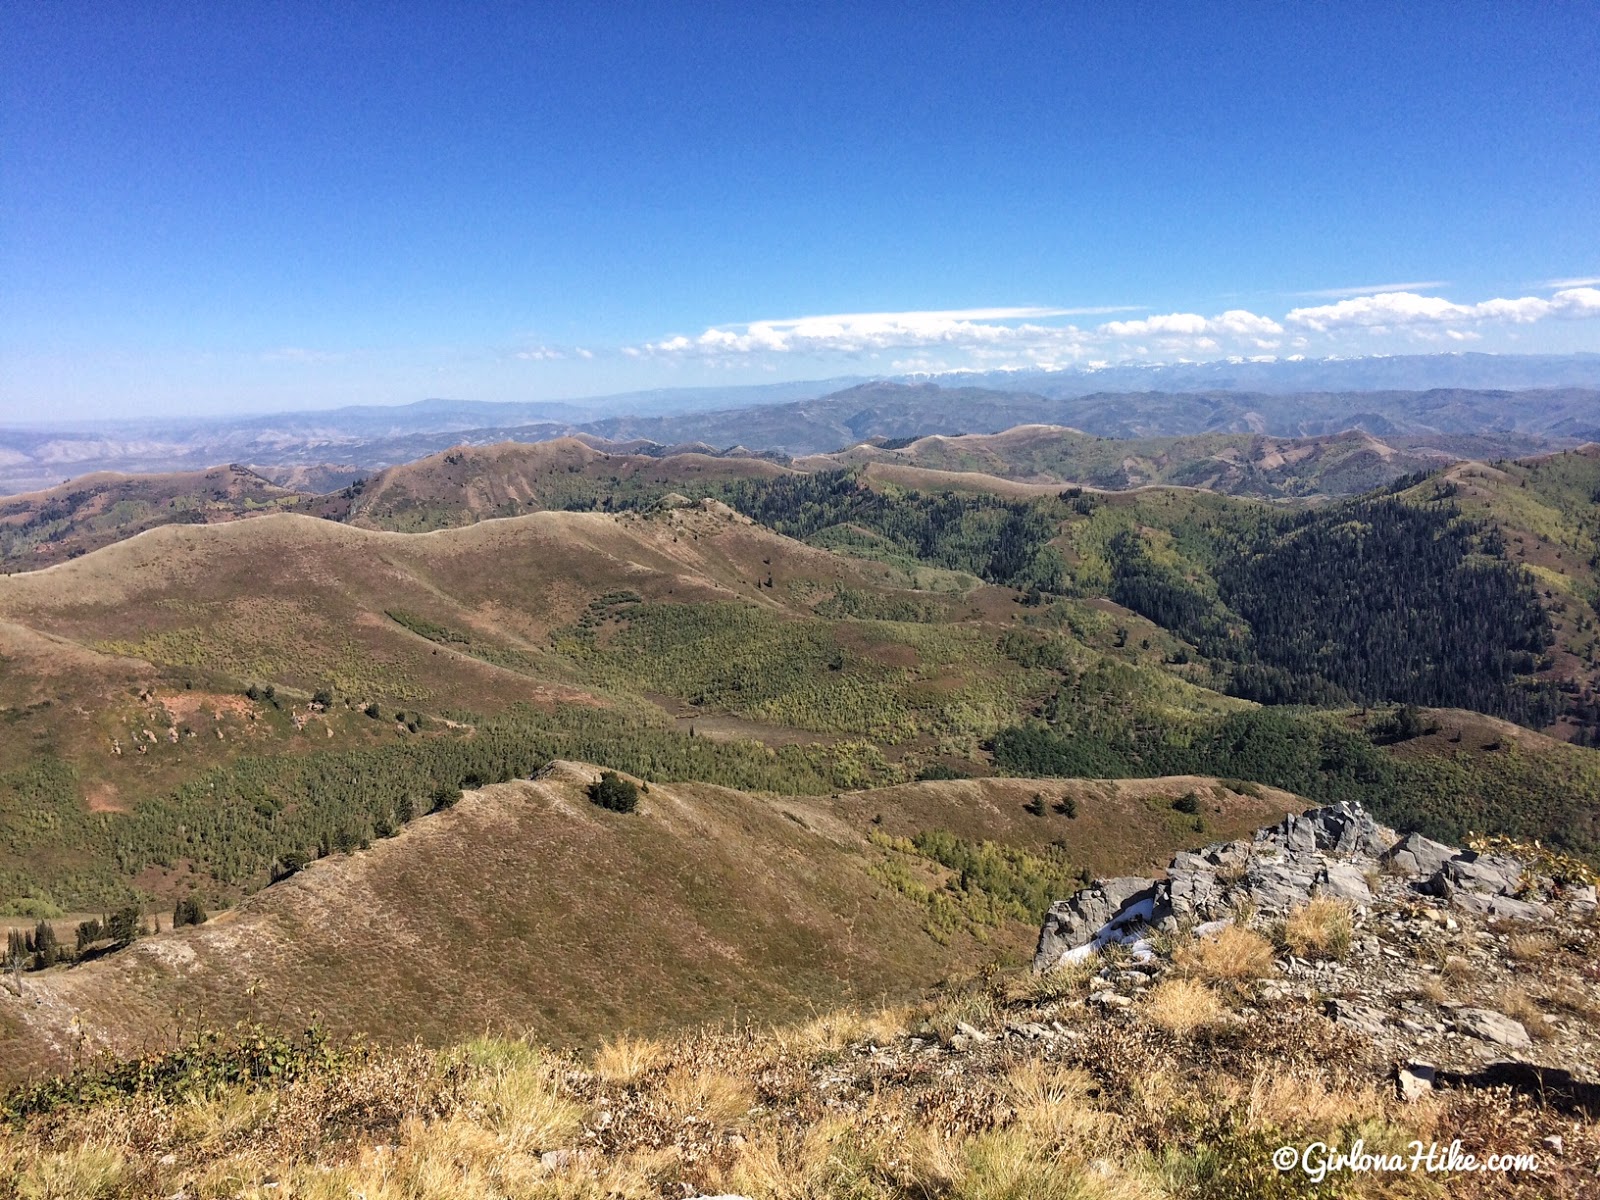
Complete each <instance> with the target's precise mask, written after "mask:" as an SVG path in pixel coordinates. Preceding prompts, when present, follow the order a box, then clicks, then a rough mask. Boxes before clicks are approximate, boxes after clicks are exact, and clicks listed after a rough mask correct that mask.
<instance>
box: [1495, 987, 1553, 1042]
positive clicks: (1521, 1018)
mask: <svg viewBox="0 0 1600 1200" xmlns="http://www.w3.org/2000/svg"><path fill="white" fill-rule="evenodd" d="M1490 1004H1491V1006H1492V1007H1493V1008H1495V1009H1496V1010H1497V1011H1499V1012H1503V1013H1505V1015H1506V1016H1508V1017H1510V1018H1511V1019H1512V1020H1513V1021H1518V1022H1520V1023H1521V1024H1522V1027H1523V1028H1524V1029H1526V1030H1527V1031H1528V1036H1529V1037H1531V1038H1534V1039H1535V1040H1537V1041H1548V1040H1549V1039H1551V1038H1553V1037H1555V1035H1556V1031H1555V1029H1554V1027H1553V1026H1551V1024H1550V1022H1549V1021H1548V1020H1547V1019H1546V1018H1545V1015H1544V1010H1543V1009H1541V1008H1540V1007H1539V1006H1538V1004H1536V1003H1535V1002H1534V1000H1533V997H1531V996H1530V995H1528V993H1527V992H1526V991H1524V990H1523V989H1522V988H1520V987H1518V986H1516V985H1515V984H1508V985H1506V986H1505V987H1503V988H1501V989H1500V990H1499V991H1498V992H1496V993H1495V994H1494V998H1493V999H1492V1000H1491V1001H1490Z"/></svg>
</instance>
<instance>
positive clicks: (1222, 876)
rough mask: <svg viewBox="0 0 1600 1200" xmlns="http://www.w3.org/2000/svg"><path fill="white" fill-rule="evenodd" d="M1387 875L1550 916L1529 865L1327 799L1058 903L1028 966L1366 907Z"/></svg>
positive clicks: (1583, 893)
mask: <svg viewBox="0 0 1600 1200" xmlns="http://www.w3.org/2000/svg"><path fill="white" fill-rule="evenodd" d="M1385 875H1388V876H1391V877H1394V876H1398V877H1400V878H1401V879H1403V880H1404V882H1405V884H1406V886H1407V887H1408V888H1410V889H1411V890H1412V891H1414V892H1415V893H1418V894H1424V895H1430V896H1436V897H1440V898H1442V899H1444V900H1446V901H1448V902H1449V903H1450V904H1451V905H1452V906H1454V907H1455V908H1457V909H1458V910H1460V911H1462V912H1465V913H1471V914H1473V915H1475V916H1480V917H1505V918H1509V919H1512V920H1520V921H1543V920H1546V919H1548V918H1550V917H1551V916H1552V915H1553V912H1552V909H1551V907H1550V905H1549V903H1547V902H1546V900H1545V899H1544V898H1543V895H1544V892H1543V891H1541V888H1540V887H1539V886H1538V885H1537V882H1536V881H1533V880H1530V878H1529V874H1528V865H1527V864H1526V863H1523V862H1521V861H1520V860H1518V859H1516V858H1513V857H1511V856H1509V855H1505V854H1477V853H1474V852H1473V851H1470V850H1460V849H1457V848H1456V847H1454V846H1446V845H1444V844H1442V843H1440V842H1435V841H1432V840H1430V839H1428V838H1425V837H1423V836H1422V835H1421V834H1417V833H1412V834H1408V835H1407V836H1406V837H1404V838H1401V837H1400V836H1399V835H1398V834H1396V833H1395V832H1394V831H1393V830H1392V829H1388V828H1385V827H1384V826H1382V825H1380V824H1378V823H1377V822H1376V821H1374V820H1373V819H1372V817H1371V816H1370V815H1369V814H1368V813H1367V811H1366V810H1365V809H1363V808H1362V807H1361V806H1360V805H1355V804H1335V805H1331V806H1329V807H1327V808H1318V809H1313V810H1312V811H1310V812H1307V813H1303V814H1301V815H1299V816H1295V815H1293V814H1291V815H1289V816H1286V817H1284V819H1283V820H1282V821H1280V822H1279V823H1278V824H1276V825H1272V826H1269V827H1268V828H1266V829H1262V830H1259V831H1258V832H1257V833H1256V835H1255V837H1254V838H1253V839H1250V840H1243V839H1241V840H1239V841H1235V842H1217V843H1215V844H1213V845H1210V846H1207V847H1206V848H1205V849H1204V850H1202V851H1200V852H1199V853H1197V854H1192V853H1187V852H1186V853H1182V854H1178V855H1176V856H1175V857H1174V858H1173V860H1172V862H1171V863H1170V864H1169V865H1168V867H1167V878H1165V879H1161V880H1155V879H1130V878H1118V879H1105V880H1099V881H1097V882H1095V883H1093V884H1091V885H1090V886H1089V887H1087V888H1085V889H1083V890H1082V891H1081V892H1078V893H1077V894H1076V895H1074V896H1071V897H1069V898H1068V899H1066V900H1060V901H1057V902H1056V903H1055V904H1052V905H1051V906H1050V910H1049V912H1047V913H1046V914H1045V918H1044V924H1043V926H1042V928H1041V929H1040V931H1039V944H1038V948H1037V950H1036V951H1035V953H1034V957H1033V966H1034V970H1036V971H1046V970H1049V969H1050V968H1051V967H1053V966H1056V965H1057V964H1058V963H1061V962H1064V961H1072V960H1075V959H1078V958H1082V957H1084V956H1086V955H1088V954H1090V953H1092V952H1093V951H1095V950H1098V949H1100V948H1102V947H1104V946H1106V945H1108V944H1111V943H1114V942H1122V943H1131V944H1132V945H1133V946H1134V950H1135V955H1136V956H1138V955H1140V954H1141V953H1143V952H1144V947H1142V946H1141V945H1140V940H1141V939H1142V938H1143V937H1144V936H1145V935H1146V934H1149V933H1156V932H1159V933H1171V932H1174V931H1176V930H1178V929H1179V928H1182V927H1184V926H1188V925H1194V924H1198V923H1205V922H1209V921H1219V920H1227V919H1230V918H1231V916H1232V914H1234V913H1235V912H1237V911H1239V910H1240V909H1241V908H1244V907H1249V908H1251V909H1253V910H1254V911H1255V912H1257V913H1259V914H1262V915H1264V916H1267V917H1281V916H1283V915H1285V914H1287V913H1288V912H1290V911H1291V910H1292V909H1295V908H1298V907H1300V906H1301V905H1304V904H1305V903H1307V902H1308V901H1309V900H1311V899H1312V897H1314V896H1332V897H1336V898H1339V899H1342V900H1348V901H1350V902H1351V903H1353V904H1367V903H1369V902H1371V901H1372V900H1373V898H1374V894H1373V886H1374V884H1375V882H1376V881H1378V880H1379V879H1380V878H1382V877H1383V876H1385ZM1530 884H1532V885H1533V886H1530ZM1545 890H1547V889H1545ZM1567 899H1568V900H1569V901H1571V902H1575V903H1578V904H1583V903H1588V904H1590V905H1592V904H1593V889H1576V890H1574V891H1573V892H1572V893H1571V894H1570V895H1568V896H1567Z"/></svg>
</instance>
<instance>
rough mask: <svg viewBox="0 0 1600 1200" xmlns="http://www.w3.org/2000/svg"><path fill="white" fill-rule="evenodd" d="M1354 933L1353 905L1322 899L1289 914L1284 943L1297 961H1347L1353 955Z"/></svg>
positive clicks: (1284, 930)
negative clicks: (1352, 920)
mask: <svg viewBox="0 0 1600 1200" xmlns="http://www.w3.org/2000/svg"><path fill="white" fill-rule="evenodd" d="M1352 932H1353V930H1352V925H1351V908H1350V905H1349V903H1348V902H1347V901H1344V900H1336V899H1334V898H1333V897H1331V896H1318V897H1316V898H1315V899H1314V900H1312V901H1311V902H1310V903H1308V904H1306V905H1304V906H1303V907H1301V908H1297V909H1295V910H1294V911H1293V912H1291V913H1290V914H1289V916H1288V917H1287V919H1285V921H1284V923H1283V935H1282V939H1281V940H1282V943H1283V946H1284V948H1285V949H1286V950H1288V951H1289V953H1290V954H1293V955H1294V956H1295V957H1296V958H1308V959H1343V958H1344V957H1345V956H1346V955H1347V954H1349V952H1350V939H1351V936H1352Z"/></svg>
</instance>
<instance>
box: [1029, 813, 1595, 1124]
mask: <svg viewBox="0 0 1600 1200" xmlns="http://www.w3.org/2000/svg"><path fill="white" fill-rule="evenodd" d="M1488 845H1489V846H1492V847H1494V849H1493V851H1492V852H1491V851H1490V850H1489V849H1487V848H1486V849H1484V850H1480V851H1472V850H1461V849H1458V848H1456V847H1454V846H1447V845H1443V844H1441V843H1439V842H1435V841H1431V840H1430V839H1428V838H1425V837H1422V836H1421V835H1418V834H1410V835H1408V836H1406V837H1404V838H1401V837H1398V836H1396V834H1394V833H1393V832H1392V831H1390V830H1388V829H1385V828H1384V827H1383V826H1381V825H1379V824H1377V823H1376V822H1375V821H1373V820H1372V818H1371V817H1370V816H1369V815H1368V814H1367V813H1365V812H1364V811H1363V810H1362V809H1361V808H1359V807H1358V806H1354V805H1336V806H1333V807H1330V808H1324V809H1318V810H1316V811H1314V812H1308V813H1306V814H1304V815H1303V816H1299V817H1294V816H1291V817H1288V818H1286V819H1285V820H1283V821H1282V822H1280V823H1278V824H1276V825H1273V826H1271V827H1269V828H1267V829H1263V830H1261V831H1260V832H1259V833H1257V834H1256V835H1255V836H1254V837H1253V838H1246V839H1241V840H1239V841H1234V842H1227V843H1219V844H1215V845H1211V846H1207V847H1206V848H1205V849H1203V850H1201V851H1199V852H1198V853H1182V854H1178V855H1176V856H1174V857H1173V859H1172V861H1171V864H1170V865H1169V867H1168V869H1167V877H1166V878H1165V879H1160V880H1152V879H1127V878H1122V879H1113V880H1104V881H1100V882H1098V883H1095V884H1093V885H1091V886H1090V887H1089V888H1086V889H1084V890H1083V891H1082V892H1079V893H1078V894H1077V895H1075V896H1072V897H1070V898H1069V899H1067V900H1063V901H1060V902H1058V903H1056V904H1054V905H1052V906H1051V908H1050V911H1049V913H1048V914H1047V915H1046V917H1045V921H1044V924H1043V927H1042V929H1041V930H1040V935H1039V946H1038V953H1037V955H1036V957H1035V959H1034V967H1035V970H1036V971H1041V972H1042V971H1047V970H1050V969H1051V968H1053V967H1055V966H1057V965H1058V964H1062V963H1069V962H1078V961H1082V960H1085V959H1089V958H1090V957H1091V956H1096V952H1097V951H1100V950H1106V951H1107V953H1105V954H1103V955H1098V956H1097V957H1096V958H1095V961H1093V962H1092V963H1089V964H1088V965H1087V966H1086V968H1085V971H1086V973H1087V977H1086V979H1085V981H1084V983H1083V986H1084V988H1085V995H1084V996H1083V998H1082V999H1081V1000H1079V1001H1076V1002H1074V1003H1076V1004H1078V1005H1080V1006H1083V1007H1085V1008H1086V1009H1087V1010H1088V1011H1092V1012H1093V1013H1095V1014H1096V1016H1097V1017H1098V1018H1099V1019H1103V1020H1109V1021H1129V1020H1134V1021H1136V1020H1138V1019H1139V1013H1140V1011H1141V1008H1142V1006H1143V1004H1144V1003H1145V1001H1146V998H1147V997H1148V996H1149V995H1150V994H1151V993H1152V992H1153V991H1155V990H1158V989H1159V987H1160V985H1161V984H1162V983H1163V982H1164V980H1165V979H1166V978H1168V977H1169V976H1171V975H1172V974H1173V973H1175V972H1176V973H1177V974H1179V975H1180V976H1183V977H1186V978H1190V979H1199V980H1201V981H1202V982H1205V981H1206V980H1207V978H1208V977H1207V976H1206V974H1205V970H1206V968H1205V966H1204V963H1203V954H1199V956H1198V957H1196V956H1194V955H1185V956H1184V958H1183V960H1182V961H1179V960H1178V959H1177V957H1176V956H1175V955H1173V954H1169V953H1167V952H1166V947H1165V945H1164V939H1158V938H1156V937H1154V936H1153V935H1156V934H1171V935H1174V936H1173V944H1174V945H1177V944H1183V945H1198V944H1199V943H1200V942H1203V941H1204V940H1206V939H1210V938H1213V937H1216V936H1217V935H1218V934H1219V933H1220V932H1221V931H1222V930H1223V929H1224V928H1225V927H1227V926H1228V925H1230V924H1233V923H1236V922H1239V923H1250V924H1254V925H1256V926H1258V928H1259V931H1260V932H1262V933H1264V934H1266V935H1268V939H1269V942H1270V943H1271V945H1272V950H1271V953H1272V955H1273V957H1272V960H1271V962H1270V965H1268V964H1265V963H1263V964H1259V965H1258V967H1256V968H1252V969H1257V970H1259V972H1260V973H1259V975H1258V976H1255V977H1253V978H1252V980H1251V982H1250V983H1249V985H1248V986H1247V987H1246V988H1245V990H1244V992H1243V993H1242V994H1244V995H1246V997H1247V999H1246V1001H1245V1007H1243V1008H1241V1009H1239V1010H1238V1014H1236V1015H1244V1014H1253V1013H1281V1012H1283V1011H1285V1010H1286V1009H1289V1008H1293V1007H1297V1006H1303V1007H1304V1008H1306V1009H1310V1010H1313V1011H1316V1012H1320V1013H1321V1014H1322V1015H1323V1016H1324V1017H1326V1018H1327V1019H1328V1020H1329V1021H1330V1022H1331V1023H1332V1024H1333V1025H1334V1026H1336V1027H1338V1028H1339V1029H1340V1030H1342V1031H1343V1034H1344V1035H1345V1036H1347V1037H1350V1038H1353V1039H1354V1040H1355V1043H1358V1044H1362V1045H1363V1046H1364V1047H1365V1049H1364V1050H1363V1053H1368V1054H1372V1055H1374V1056H1376V1057H1377V1058H1378V1059H1379V1060H1382V1059H1388V1061H1389V1063H1390V1064H1391V1065H1390V1067H1389V1070H1390V1071H1391V1072H1392V1073H1391V1075H1390V1076H1389V1078H1390V1079H1391V1080H1392V1081H1393V1082H1394V1084H1395V1086H1396V1089H1397V1092H1398V1094H1399V1095H1400V1097H1401V1098H1402V1099H1408V1100H1409V1099H1416V1098H1418V1097H1420V1096H1422V1095H1426V1094H1427V1092H1428V1091H1430V1090H1431V1089H1432V1087H1433V1086H1434V1083H1435V1079H1434V1074H1435V1072H1438V1075H1439V1080H1442V1081H1444V1082H1443V1083H1441V1086H1456V1085H1457V1084H1462V1083H1464V1084H1466V1085H1472V1086H1478V1085H1480V1084H1483V1083H1484V1081H1485V1080H1487V1079H1488V1078H1489V1074H1490V1073H1492V1072H1494V1071H1502V1070H1509V1069H1510V1068H1511V1067H1516V1068H1517V1069H1519V1070H1526V1071H1528V1072H1534V1073H1535V1074H1536V1079H1535V1082H1536V1083H1537V1085H1538V1086H1537V1087H1533V1085H1530V1088H1531V1089H1532V1091H1534V1092H1537V1093H1538V1094H1543V1091H1544V1090H1545V1085H1544V1082H1543V1081H1544V1080H1546V1079H1547V1078H1554V1077H1555V1076H1554V1074H1552V1073H1560V1072H1566V1073H1568V1074H1570V1073H1571V1072H1572V1071H1573V1070H1574V1069H1576V1070H1577V1071H1579V1072H1580V1073H1581V1075H1582V1076H1583V1079H1581V1080H1579V1081H1578V1082H1577V1083H1573V1084H1572V1088H1571V1089H1569V1090H1571V1092H1572V1094H1573V1095H1574V1096H1576V1095H1578V1093H1579V1092H1582V1094H1583V1095H1584V1096H1589V1097H1600V1085H1596V1084H1594V1083H1593V1082H1591V1081H1592V1080H1593V1079H1595V1078H1597V1077H1600V1000H1597V998H1596V997H1597V996H1600V992H1597V991H1596V985H1597V983H1600V953H1597V949H1596V948H1597V944H1600V918H1597V916H1596V908H1595V888H1594V886H1593V884H1592V883H1589V882H1586V881H1584V880H1586V878H1592V876H1588V875H1587V873H1586V871H1585V870H1584V868H1583V866H1582V864H1580V863H1576V862H1572V861H1562V860H1561V857H1560V856H1559V855H1552V854H1550V853H1548V852H1547V851H1545V850H1543V849H1541V848H1540V847H1538V846H1535V845H1521V844H1518V843H1513V842H1496V841H1495V840H1493V839H1491V840H1490V842H1489V843H1488ZM1319 896H1325V897H1333V898H1337V899H1340V900H1343V901H1345V902H1346V906H1347V912H1345V913H1344V914H1329V915H1328V916H1327V920H1328V921H1331V922H1334V924H1333V925H1332V926H1323V925H1321V920H1322V919H1321V918H1319V919H1318V920H1316V921H1313V922H1312V923H1311V926H1310V927H1313V928H1316V927H1321V928H1330V927H1331V928H1339V927H1340V925H1341V923H1342V928H1343V931H1344V932H1343V935H1342V940H1340V941H1339V942H1338V943H1337V945H1336V944H1335V943H1334V942H1328V943H1327V944H1326V945H1320V944H1318V943H1316V942H1306V941H1304V940H1299V941H1297V940H1293V939H1291V938H1290V937H1289V936H1288V935H1287V931H1286V929H1285V927H1284V918H1286V917H1287V916H1288V915H1289V914H1290V913H1292V912H1293V911H1294V910H1295V909H1297V908H1299V907H1301V906H1303V905H1305V904H1307V903H1308V902H1309V901H1311V900H1312V899H1313V898H1316V897H1319ZM1097 922H1098V924H1097ZM1297 936H1298V935H1297ZM1257 944H1258V945H1259V943H1257ZM1291 947H1294V948H1293V949H1291ZM1197 953H1198V952H1197ZM1299 955H1306V957H1299ZM1197 964H1198V965H1197ZM1077 977H1078V976H1077V974H1076V973H1073V972H1069V973H1067V974H1066V975H1064V976H1062V977H1061V979H1062V981H1061V982H1060V983H1058V984H1054V985H1047V986H1046V987H1045V994H1048V995H1054V994H1058V989H1061V988H1065V987H1067V986H1069V984H1068V981H1069V980H1072V979H1075V978H1077ZM1207 986H1211V985H1210V984H1209V983H1207ZM1507 1056H1511V1057H1512V1058H1514V1059H1515V1060H1516V1061H1515V1062H1512V1063H1507V1062H1506V1061H1504V1060H1505V1059H1506V1057H1507ZM1407 1064H1409V1065H1407ZM1486 1064H1489V1065H1487V1066H1486ZM1530 1078H1533V1077H1532V1076H1530ZM1572 1078H1577V1077H1576V1076H1574V1077H1572ZM1569 1082H1571V1080H1569ZM1490 1086H1497V1085H1493V1084H1490ZM1519 1086H1520V1085H1519ZM1573 1103H1578V1101H1576V1100H1574V1101H1573ZM1584 1103H1587V1101H1584ZM1595 1103H1597V1104H1600V1100H1596V1101H1595ZM1596 1111H1600V1109H1597V1110H1596Z"/></svg>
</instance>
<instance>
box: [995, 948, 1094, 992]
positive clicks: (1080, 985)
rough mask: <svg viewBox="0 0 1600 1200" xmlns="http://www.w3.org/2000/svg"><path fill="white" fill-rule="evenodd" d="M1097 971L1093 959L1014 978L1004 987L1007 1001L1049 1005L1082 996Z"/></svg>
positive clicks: (1091, 957)
mask: <svg viewBox="0 0 1600 1200" xmlns="http://www.w3.org/2000/svg"><path fill="white" fill-rule="evenodd" d="M1099 969H1100V963H1099V962H1098V961H1097V960H1096V959H1095V957H1094V956H1093V955H1090V956H1089V957H1088V958H1085V959H1083V960H1082V961H1081V962H1075V963H1065V964H1063V965H1061V966H1059V967H1052V968H1050V970H1048V971H1043V972H1040V973H1039V974H1035V973H1033V972H1032V971H1028V972H1025V973H1023V974H1020V975H1016V976H1013V977H1012V978H1011V979H1009V980H1008V981H1007V984H1006V999H1007V1000H1009V1001H1012V1002H1013V1003H1016V1002H1022V1003H1031V1004H1050V1003H1053V1002H1055V1001H1058V1000H1070V999H1073V998H1074V997H1077V996H1081V995H1083V994H1084V993H1085V992H1086V991H1088V988H1089V980H1090V979H1091V978H1093V977H1094V975H1095V973H1096V972H1097V971H1098V970H1099Z"/></svg>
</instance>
